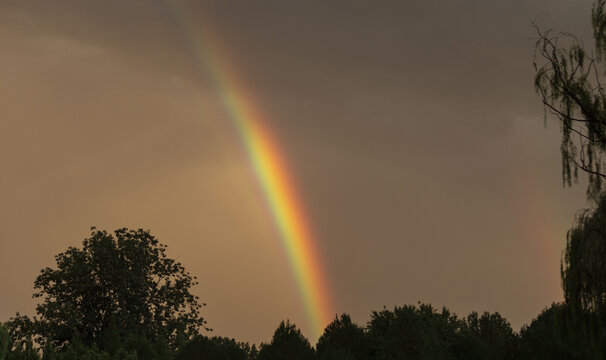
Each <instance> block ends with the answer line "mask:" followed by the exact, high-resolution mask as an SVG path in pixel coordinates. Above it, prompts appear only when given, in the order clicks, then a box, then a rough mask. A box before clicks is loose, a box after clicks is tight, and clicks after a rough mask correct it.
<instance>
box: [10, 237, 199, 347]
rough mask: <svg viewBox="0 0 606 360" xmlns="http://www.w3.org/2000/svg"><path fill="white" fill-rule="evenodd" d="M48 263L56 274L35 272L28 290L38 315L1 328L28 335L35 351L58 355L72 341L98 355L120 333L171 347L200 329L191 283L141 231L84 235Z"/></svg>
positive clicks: (181, 267) (191, 280) (163, 251)
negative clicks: (47, 350) (32, 289)
mask: <svg viewBox="0 0 606 360" xmlns="http://www.w3.org/2000/svg"><path fill="white" fill-rule="evenodd" d="M55 259H56V268H50V267H48V268H45V269H43V270H42V271H41V273H40V275H39V276H38V277H37V278H36V281H35V283H34V287H35V288H36V289H37V293H35V294H34V296H35V297H38V298H40V299H41V300H42V302H41V303H40V304H39V305H38V306H37V308H36V310H37V314H38V316H37V317H36V318H34V320H33V321H30V320H29V319H27V318H24V317H19V316H17V317H16V318H13V319H12V320H11V322H9V325H11V328H12V329H13V331H14V333H15V336H16V337H17V338H27V337H28V336H34V337H35V339H36V341H37V342H38V343H39V344H40V345H41V346H42V347H47V346H50V347H52V348H56V349H60V348H62V347H64V346H66V345H68V344H69V343H70V342H71V341H72V339H74V338H75V337H76V336H78V338H79V339H80V341H82V343H83V344H84V345H86V346H91V345H92V344H97V345H98V346H99V347H100V348H101V349H102V350H104V348H105V347H106V346H107V347H110V344H109V339H111V338H112V332H114V333H115V331H116V329H120V331H123V332H125V333H128V334H130V335H133V336H136V337H137V338H139V339H146V341H150V342H152V343H158V342H163V343H165V344H169V345H170V346H171V347H173V348H174V347H177V346H178V344H179V343H182V342H185V341H186V340H187V339H188V338H190V337H192V336H193V335H196V334H197V333H198V331H199V328H200V327H202V326H204V324H205V322H204V320H203V319H202V317H201V316H200V308H201V305H200V304H199V303H198V298H197V297H196V296H194V295H192V294H191V287H192V286H194V285H195V284H197V282H196V281H195V277H192V276H191V275H190V274H189V273H188V272H187V271H186V270H185V268H184V267H183V266H182V265H181V264H180V263H179V262H177V261H175V260H173V259H170V258H169V257H168V256H167V255H166V245H163V244H161V243H160V242H159V241H158V240H157V239H156V238H155V237H154V236H152V235H151V234H150V233H149V231H144V230H141V229H139V230H128V229H119V230H116V231H115V232H114V233H113V234H111V233H108V232H106V231H98V230H96V229H95V228H92V232H91V236H90V237H89V238H87V239H85V240H84V241H83V243H82V248H76V247H70V248H68V249H67V251H65V252H63V253H60V254H58V255H57V256H56V257H55ZM115 337H116V336H115V334H114V336H113V338H115Z"/></svg>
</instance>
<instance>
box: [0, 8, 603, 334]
mask: <svg viewBox="0 0 606 360" xmlns="http://www.w3.org/2000/svg"><path fill="white" fill-rule="evenodd" d="M591 5H592V3H591V1H588V0H582V1H574V2H573V1H563V0H562V1H560V0H558V1H547V0H530V1H521V0H514V1H496V0H495V1H473V0H460V1H449V2H443V1H361V0H358V1H354V0H352V1H332V2H325V1H305V2H284V1H278V0H271V1H270V0H263V1H243V0H236V1H203V2H198V1H171V0H149V1H143V0H132V1H119V0H107V1H103V2H101V1H94V0H63V1H48V0H4V1H2V2H1V3H0V79H2V81H0V169H1V171H0V199H1V201H0V286H1V288H2V294H1V296H0V321H6V320H8V319H9V318H10V317H11V316H13V315H14V314H15V312H17V311H18V312H20V313H22V314H28V315H33V314H34V312H35V311H34V309H35V304H36V301H35V299H32V293H33V282H34V279H35V277H36V276H37V274H38V273H39V271H40V269H42V268H43V267H46V266H52V265H53V264H54V255H56V254H58V253H59V252H62V251H64V250H65V249H67V247H68V246H78V245H79V244H81V242H82V240H83V239H84V238H85V237H87V236H88V235H89V233H90V230H89V229H90V227H91V226H96V227H97V228H100V229H107V230H113V229H117V228H121V227H129V228H143V229H149V230H150V231H151V232H152V234H154V235H155V236H157V237H158V238H159V239H160V241H161V242H163V243H165V244H167V245H168V255H169V256H170V257H173V258H175V259H177V260H179V261H180V262H181V263H182V264H183V265H184V266H185V267H186V268H187V269H188V270H189V271H190V272H191V273H192V274H193V275H196V276H198V278H199V282H200V284H199V285H197V286H196V287H195V288H194V289H193V291H194V293H195V294H196V295H199V296H200V297H201V299H202V300H203V301H204V302H206V303H207V306H206V307H205V308H204V310H203V316H204V317H205V319H206V320H207V321H208V326H210V327H211V328H213V329H214V330H213V332H212V333H210V335H220V336H227V337H230V338H236V339H237V340H241V341H250V342H254V343H260V342H262V341H269V340H270V339H271V335H272V334H273V331H274V330H275V329H276V327H277V325H278V324H279V322H280V321H281V320H284V319H290V320H291V321H292V322H294V323H295V324H296V325H297V326H298V327H300V328H301V330H302V331H303V334H304V335H306V336H308V337H311V336H312V335H311V334H312V333H313V330H312V329H311V325H310V323H309V319H308V314H307V313H306V312H305V309H304V306H303V304H302V299H301V298H302V296H301V292H300V290H299V288H298V287H297V285H296V282H295V278H294V273H293V270H292V267H291V264H290V262H289V259H288V257H287V255H286V251H285V248H284V246H283V245H282V240H281V239H280V233H279V231H277V228H276V223H275V221H274V218H273V217H272V213H271V211H270V209H269V207H268V204H267V199H266V198H265V196H264V193H263V191H262V188H261V186H260V183H259V181H258V179H257V178H256V176H255V173H254V171H253V169H252V165H251V162H250V161H249V158H248V154H247V151H246V147H245V146H244V145H243V143H242V140H241V138H240V137H239V134H238V133H237V131H235V129H234V126H233V119H232V118H231V115H230V113H229V111H228V110H229V109H226V107H225V106H224V104H223V102H222V99H221V96H222V95H221V91H220V89H219V88H218V86H217V82H216V79H215V80H213V74H214V73H216V72H217V71H218V70H217V68H212V66H211V65H209V64H208V62H206V61H204V56H205V55H204V54H205V52H204V51H206V53H209V52H212V51H213V50H212V49H211V48H206V49H202V48H201V45H200V39H201V38H202V37H203V36H202V35H201V34H200V33H201V32H204V34H205V35H204V36H206V38H207V39H210V40H211V41H212V43H214V44H217V49H220V53H217V54H214V55H216V58H217V60H218V62H220V63H221V62H225V63H226V64H230V66H231V68H233V69H234V71H235V72H236V73H237V74H238V80H239V84H242V85H245V86H243V87H241V88H240V87H236V86H234V88H233V90H234V92H235V93H236V94H238V96H240V97H241V98H243V99H246V100H247V101H249V102H252V103H253V104H254V105H255V107H256V108H257V109H260V112H261V113H262V114H263V121H264V122H265V124H266V125H267V127H268V128H270V129H271V131H272V133H273V134H274V136H275V140H276V142H277V143H279V145H280V147H279V148H280V149H281V156H282V157H283V158H284V159H286V162H287V164H288V167H289V169H290V176H291V178H292V179H293V182H294V183H296V189H297V191H298V196H299V198H300V199H301V204H300V205H301V206H302V207H303V208H304V209H305V214H306V216H307V220H308V222H309V224H310V228H312V229H313V234H314V239H315V240H314V241H315V244H316V249H317V253H318V259H319V261H321V262H322V263H323V272H322V278H323V280H324V281H325V282H326V284H328V292H327V294H326V296H327V297H329V298H330V300H331V302H332V304H333V307H332V310H333V312H334V314H337V313H348V314H350V315H351V316H352V318H353V320H354V321H356V322H358V323H359V324H364V323H366V322H367V321H369V320H370V314H371V311H372V310H380V309H382V308H383V307H384V306H386V307H387V308H391V307H393V306H401V305H405V304H416V303H417V302H418V301H421V302H426V303H431V304H433V305H434V306H436V307H442V306H447V307H448V308H449V309H450V310H452V311H453V312H455V313H457V314H458V315H460V316H465V315H467V314H468V313H469V312H471V311H474V310H475V311H480V312H482V311H490V312H495V311H497V312H499V313H500V314H502V315H503V316H505V317H506V318H507V319H508V320H509V321H510V322H511V324H512V326H513V328H514V330H516V331H517V330H519V329H520V327H521V326H522V325H524V324H528V323H529V322H530V321H531V320H532V319H533V318H534V317H536V316H537V315H538V313H539V312H540V311H541V310H542V309H544V308H545V307H547V306H549V305H550V304H551V303H552V302H557V301H561V300H562V291H561V286H560V272H559V271H560V257H561V253H562V250H563V248H564V244H565V234H566V231H567V229H569V228H570V226H571V224H572V223H573V220H574V217H575V214H576V212H577V211H578V210H580V209H582V208H584V207H587V206H588V203H587V201H586V200H585V188H584V180H583V179H581V181H580V184H579V185H576V186H573V187H572V188H564V187H563V186H562V178H561V167H560V166H561V159H560V154H559V141H560V137H559V136H560V135H559V128H558V124H557V122H556V120H555V119H552V118H549V117H548V119H547V121H546V122H545V121H544V117H543V108H542V106H541V104H540V101H539V98H538V96H537V95H536V94H535V93H534V89H533V77H534V71H533V68H532V57H533V53H534V40H533V37H534V36H535V35H536V33H535V31H534V28H533V27H532V24H531V21H532V20H534V21H536V23H537V24H538V25H539V26H540V27H542V28H544V29H547V28H556V29H561V30H566V31H569V32H572V33H575V34H578V35H579V36H580V37H581V38H583V39H585V41H586V44H591V41H590V39H591V38H590V35H591V28H590V11H591ZM217 51H218V50H217ZM214 75H216V74H214ZM312 340H313V339H312Z"/></svg>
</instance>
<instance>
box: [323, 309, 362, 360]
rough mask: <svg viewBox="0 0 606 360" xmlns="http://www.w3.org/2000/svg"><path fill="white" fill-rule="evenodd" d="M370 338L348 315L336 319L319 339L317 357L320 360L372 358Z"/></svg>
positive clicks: (360, 359)
mask: <svg viewBox="0 0 606 360" xmlns="http://www.w3.org/2000/svg"><path fill="white" fill-rule="evenodd" d="M370 351H371V348H370V341H369V336H368V335H367V334H366V332H365V331H364V329H363V328H361V327H360V326H358V325H356V324H354V323H353V322H352V321H351V317H350V316H349V315H348V314H342V315H341V317H336V318H335V319H334V320H333V321H332V322H331V323H330V324H328V326H327V327H326V329H324V333H323V334H322V336H320V339H318V344H317V345H316V353H317V357H318V359H320V360H333V359H334V360H337V359H340V360H341V359H342V360H345V359H351V360H363V359H368V358H369V356H370Z"/></svg>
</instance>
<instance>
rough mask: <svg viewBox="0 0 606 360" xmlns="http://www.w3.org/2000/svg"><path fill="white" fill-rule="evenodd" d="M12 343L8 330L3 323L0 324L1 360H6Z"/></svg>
mask: <svg viewBox="0 0 606 360" xmlns="http://www.w3.org/2000/svg"><path fill="white" fill-rule="evenodd" d="M10 343H11V338H10V336H9V334H8V330H7V329H6V327H4V325H3V324H2V323H0V360H4V359H5V358H6V355H7V354H8V350H9V349H8V347H9V345H10Z"/></svg>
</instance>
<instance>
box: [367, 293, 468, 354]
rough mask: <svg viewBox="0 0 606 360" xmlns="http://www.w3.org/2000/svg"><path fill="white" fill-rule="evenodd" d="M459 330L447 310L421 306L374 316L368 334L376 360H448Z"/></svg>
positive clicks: (398, 309)
mask: <svg viewBox="0 0 606 360" xmlns="http://www.w3.org/2000/svg"><path fill="white" fill-rule="evenodd" d="M459 326H460V322H459V320H457V318H456V316H455V315H454V314H451V313H450V311H448V309H446V308H443V309H442V311H441V312H437V311H436V309H434V308H433V307H432V306H431V305H427V304H420V305H419V306H418V307H416V306H412V305H406V306H403V307H396V308H394V310H393V311H390V310H386V309H385V310H383V311H380V312H376V311H375V312H373V313H372V319H371V321H370V323H369V324H368V332H369V334H370V336H371V338H372V343H373V345H372V346H373V348H374V349H373V356H374V357H375V358H377V359H394V360H395V359H447V358H449V357H450V354H451V353H452V352H453V347H454V345H455V343H456V334H457V331H458V328H459Z"/></svg>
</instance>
